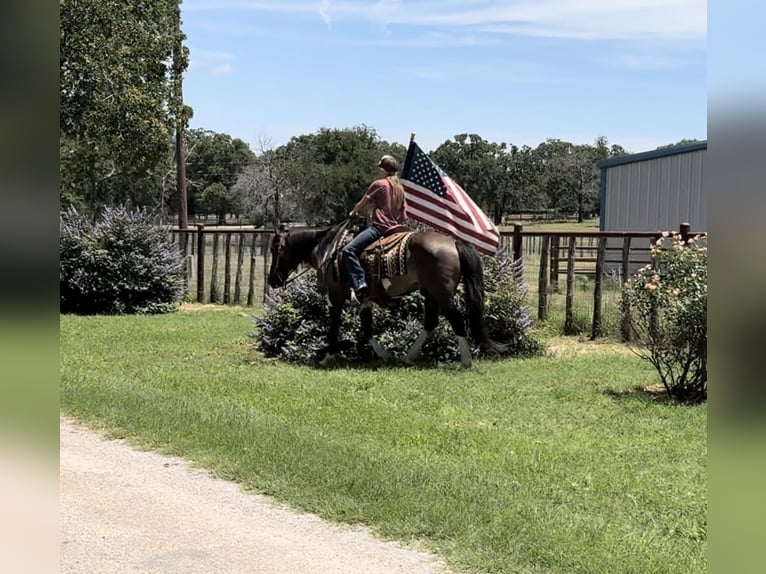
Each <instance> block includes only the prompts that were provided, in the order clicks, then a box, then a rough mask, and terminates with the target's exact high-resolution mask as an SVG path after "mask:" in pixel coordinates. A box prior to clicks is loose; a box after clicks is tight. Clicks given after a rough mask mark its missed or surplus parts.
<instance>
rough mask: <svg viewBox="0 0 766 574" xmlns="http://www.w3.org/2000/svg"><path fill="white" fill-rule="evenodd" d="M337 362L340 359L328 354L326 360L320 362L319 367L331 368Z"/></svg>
mask: <svg viewBox="0 0 766 574" xmlns="http://www.w3.org/2000/svg"><path fill="white" fill-rule="evenodd" d="M337 362H338V359H337V358H336V356H335V355H330V354H327V355H325V356H324V359H322V360H321V361H319V366H320V367H323V368H327V367H331V366H332V365H334V364H335V363H337Z"/></svg>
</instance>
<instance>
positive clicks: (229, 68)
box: [189, 47, 234, 76]
mask: <svg viewBox="0 0 766 574" xmlns="http://www.w3.org/2000/svg"><path fill="white" fill-rule="evenodd" d="M233 59H234V55H233V54H229V53H226V52H215V51H211V50H203V49H197V48H193V47H190V48H189V70H190V71H196V70H199V71H202V72H205V73H207V74H210V75H211V76H224V75H226V74H230V73H232V72H233V71H234V66H233V65H232V64H231V63H230V61H231V60H233Z"/></svg>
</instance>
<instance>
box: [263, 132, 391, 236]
mask: <svg viewBox="0 0 766 574" xmlns="http://www.w3.org/2000/svg"><path fill="white" fill-rule="evenodd" d="M404 153H405V148H404V146H402V145H399V144H391V143H388V142H386V141H384V140H381V139H380V137H379V136H378V134H377V132H376V131H375V130H374V129H373V128H370V127H367V126H356V127H352V128H345V129H330V128H322V129H320V130H319V131H318V132H317V133H314V134H308V135H300V136H296V137H293V138H292V139H291V140H290V141H289V142H288V143H287V144H285V145H284V146H281V147H280V148H278V149H277V150H276V154H277V157H276V158H275V161H276V162H277V163H278V164H279V166H280V167H279V170H280V171H281V175H280V182H281V185H284V191H285V193H286V194H288V195H290V196H291V197H292V198H293V199H294V201H295V203H296V204H297V205H299V206H300V212H301V213H300V216H301V218H302V219H303V220H304V221H306V222H307V223H309V224H324V223H333V222H337V221H340V220H342V219H344V218H345V217H346V215H347V214H348V212H349V210H350V209H351V207H352V206H353V205H354V203H355V202H356V201H358V200H359V198H361V196H362V194H363V193H364V192H365V191H367V188H368V186H369V185H370V183H371V182H372V180H373V179H374V178H375V177H377V169H376V166H377V163H378V161H379V160H380V157H381V156H382V155H384V154H390V155H393V156H394V157H396V158H397V159H398V160H399V161H400V162H401V161H403V159H404Z"/></svg>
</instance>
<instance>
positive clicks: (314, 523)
mask: <svg viewBox="0 0 766 574" xmlns="http://www.w3.org/2000/svg"><path fill="white" fill-rule="evenodd" d="M60 432H61V450H60V501H61V502H60V505H61V506H60V508H61V567H60V572H63V573H68V574H75V573H77V574H79V573H82V574H112V573H114V574H118V573H119V574H125V573H128V572H147V573H149V572H150V573H162V574H169V573H178V574H181V573H183V574H192V573H197V572H199V573H204V574H216V573H237V574H244V573H256V572H257V573H259V574H283V573H284V574H303V573H312V574H313V573H317V574H323V573H328V574H329V573H332V574H343V573H349V574H351V573H353V574H362V573H363V574H367V573H369V574H375V573H380V574H397V573H401V574H405V573H406V574H418V573H422V574H432V573H442V574H444V573H446V568H445V567H444V564H443V563H442V562H441V561H439V560H438V559H437V558H435V557H434V556H433V555H431V554H428V553H425V552H420V551H417V550H412V549H406V548H403V547H402V546H401V545H399V544H397V543H394V542H383V541H381V540H378V539H376V538H375V537H373V536H372V534H371V533H370V532H369V531H368V530H367V529H364V528H356V527H354V528H351V527H344V526H337V525H333V524H328V523H326V522H324V521H322V520H320V519H319V518H317V517H315V516H313V515H309V514H300V513H296V512H294V511H291V510H288V509H285V508H282V507H278V506H277V505H275V504H274V503H273V502H271V501H270V500H269V499H268V498H266V497H264V496H258V495H252V494H248V493H245V492H243V491H242V490H241V489H240V488H239V487H238V486H237V485H236V484H233V483H230V482H226V481H223V480H218V479H215V478H212V477H211V476H210V475H209V474H208V473H206V472H204V471H200V470H196V469H192V468H190V467H189V466H188V465H187V464H186V463H185V462H184V461H183V460H181V459H178V458H171V457H166V456H161V455H158V454H156V453H152V452H142V451H136V450H133V449H131V448H130V447H128V446H126V444H125V443H124V442H122V441H108V440H104V439H103V438H102V437H101V436H99V435H98V434H97V433H95V432H93V431H90V430H87V429H86V428H84V427H82V426H79V425H77V424H76V423H75V422H73V421H70V420H66V419H62V420H61V423H60Z"/></svg>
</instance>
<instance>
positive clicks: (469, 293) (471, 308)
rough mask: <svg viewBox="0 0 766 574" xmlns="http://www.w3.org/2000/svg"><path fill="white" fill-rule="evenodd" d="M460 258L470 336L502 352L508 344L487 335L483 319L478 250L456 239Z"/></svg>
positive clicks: (493, 349) (482, 296) (481, 276)
mask: <svg viewBox="0 0 766 574" xmlns="http://www.w3.org/2000/svg"><path fill="white" fill-rule="evenodd" d="M455 245H456V246H457V253H458V257H459V258H460V274H461V276H462V278H463V286H464V287H465V304H466V307H467V308H468V328H469V330H470V332H471V337H472V338H473V339H474V340H475V341H476V342H478V343H479V344H480V345H481V346H482V347H484V348H485V349H490V350H492V351H495V352H497V353H502V352H503V351H505V350H506V349H507V348H508V345H503V344H502V343H497V342H495V341H493V340H492V339H491V338H490V337H489V331H488V330H487V323H486V322H485V321H484V267H483V265H482V262H481V257H480V256H479V253H478V251H476V249H475V248H474V247H473V246H472V245H468V244H467V243H463V242H462V241H456V242H455Z"/></svg>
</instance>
